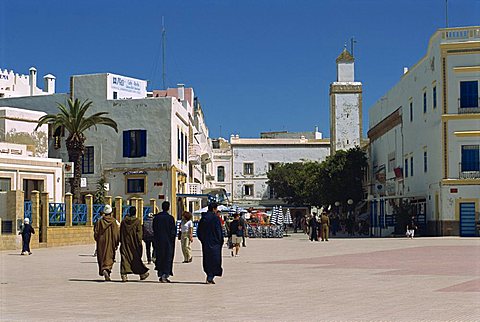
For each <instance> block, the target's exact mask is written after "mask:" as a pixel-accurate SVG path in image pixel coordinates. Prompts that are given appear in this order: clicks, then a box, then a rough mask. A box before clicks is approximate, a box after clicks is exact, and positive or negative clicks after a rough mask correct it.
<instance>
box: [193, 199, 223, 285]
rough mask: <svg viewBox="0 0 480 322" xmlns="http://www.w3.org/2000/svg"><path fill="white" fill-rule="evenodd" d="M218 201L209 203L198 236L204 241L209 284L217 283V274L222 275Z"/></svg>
mask: <svg viewBox="0 0 480 322" xmlns="http://www.w3.org/2000/svg"><path fill="white" fill-rule="evenodd" d="M217 207H218V205H217V204H216V203H211V204H210V205H208V211H207V212H206V213H205V214H203V216H202V218H201V219H200V222H199V223H198V228H197V237H198V239H199V240H200V242H201V243H202V253H203V271H204V272H205V274H207V284H215V282H214V281H213V279H214V278H215V276H222V274H223V269H222V245H223V234H222V226H221V223H220V219H219V218H218V217H217V215H216V213H217Z"/></svg>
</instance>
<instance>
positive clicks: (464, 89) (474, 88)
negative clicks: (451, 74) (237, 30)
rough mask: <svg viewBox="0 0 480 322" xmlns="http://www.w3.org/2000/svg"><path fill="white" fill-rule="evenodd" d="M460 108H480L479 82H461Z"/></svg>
mask: <svg viewBox="0 0 480 322" xmlns="http://www.w3.org/2000/svg"><path fill="white" fill-rule="evenodd" d="M460 107H461V108H467V107H478V81H468V82H460Z"/></svg>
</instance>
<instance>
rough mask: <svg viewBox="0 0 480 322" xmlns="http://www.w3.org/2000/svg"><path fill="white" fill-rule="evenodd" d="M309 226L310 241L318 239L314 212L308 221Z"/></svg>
mask: <svg viewBox="0 0 480 322" xmlns="http://www.w3.org/2000/svg"><path fill="white" fill-rule="evenodd" d="M308 227H310V241H318V222H317V213H316V212H314V213H313V216H312V218H310V220H309V221H308Z"/></svg>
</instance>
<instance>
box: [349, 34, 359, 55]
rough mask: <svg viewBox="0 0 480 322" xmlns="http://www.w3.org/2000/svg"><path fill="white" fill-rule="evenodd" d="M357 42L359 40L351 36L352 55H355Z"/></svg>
mask: <svg viewBox="0 0 480 322" xmlns="http://www.w3.org/2000/svg"><path fill="white" fill-rule="evenodd" d="M356 43H357V40H356V39H355V37H352V38H350V50H351V52H352V56H354V57H355V55H354V53H353V48H354V45H355V44H356Z"/></svg>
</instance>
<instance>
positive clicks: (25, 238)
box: [18, 218, 35, 255]
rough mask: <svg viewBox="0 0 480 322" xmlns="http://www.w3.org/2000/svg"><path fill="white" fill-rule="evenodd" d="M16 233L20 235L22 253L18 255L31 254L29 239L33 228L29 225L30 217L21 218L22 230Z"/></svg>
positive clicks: (33, 231)
mask: <svg viewBox="0 0 480 322" xmlns="http://www.w3.org/2000/svg"><path fill="white" fill-rule="evenodd" d="M18 234H19V235H22V253H21V254H20V255H32V252H31V251H30V239H31V237H32V234H35V230H34V229H33V227H32V226H31V225H30V219H28V218H25V219H24V220H23V227H22V230H21V231H20V232H19V233H18Z"/></svg>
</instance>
